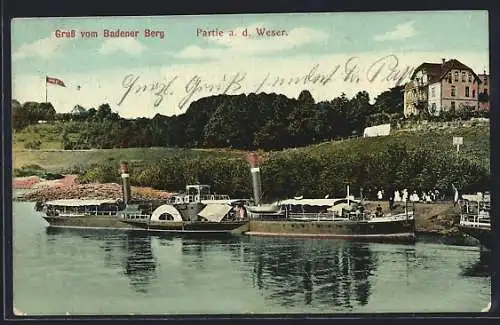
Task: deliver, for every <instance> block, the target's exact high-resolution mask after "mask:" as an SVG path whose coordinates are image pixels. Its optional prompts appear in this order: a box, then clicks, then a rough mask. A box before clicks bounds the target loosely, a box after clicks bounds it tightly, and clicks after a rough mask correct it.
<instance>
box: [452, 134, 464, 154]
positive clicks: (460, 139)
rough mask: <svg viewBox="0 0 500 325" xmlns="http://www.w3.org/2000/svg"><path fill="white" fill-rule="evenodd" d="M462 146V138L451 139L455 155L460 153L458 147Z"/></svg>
mask: <svg viewBox="0 0 500 325" xmlns="http://www.w3.org/2000/svg"><path fill="white" fill-rule="evenodd" d="M462 144H464V138H463V137H453V145H454V146H457V155H458V152H459V151H460V145H462Z"/></svg>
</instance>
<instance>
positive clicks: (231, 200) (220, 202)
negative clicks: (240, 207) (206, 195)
mask: <svg viewBox="0 0 500 325" xmlns="http://www.w3.org/2000/svg"><path fill="white" fill-rule="evenodd" d="M239 201H241V200H236V199H230V200H201V203H203V204H209V205H212V204H233V203H236V202H239Z"/></svg>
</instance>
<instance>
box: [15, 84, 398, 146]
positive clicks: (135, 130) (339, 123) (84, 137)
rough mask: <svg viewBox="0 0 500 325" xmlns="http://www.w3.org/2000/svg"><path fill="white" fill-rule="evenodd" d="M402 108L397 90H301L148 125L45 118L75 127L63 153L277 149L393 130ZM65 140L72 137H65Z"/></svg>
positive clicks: (89, 114) (108, 118)
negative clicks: (388, 126)
mask: <svg viewBox="0 0 500 325" xmlns="http://www.w3.org/2000/svg"><path fill="white" fill-rule="evenodd" d="M30 105H31V104H30ZM38 105H39V106H42V104H38ZM44 105H50V104H44ZM402 105H403V94H402V87H396V88H393V89H391V90H388V91H386V92H384V93H382V94H380V95H379V96H378V97H377V98H376V99H375V103H374V104H371V103H370V97H369V95H368V93H367V92H365V91H362V92H359V93H357V94H356V95H355V96H354V97H352V98H347V97H346V96H345V94H342V95H341V96H339V97H336V98H334V99H333V100H331V101H323V102H319V103H316V102H315V100H314V98H313V97H312V96H311V94H310V92H309V91H307V90H304V91H302V92H301V93H300V95H299V96H298V98H297V99H295V98H288V97H286V96H284V95H278V94H274V93H272V94H266V93H260V94H249V95H244V94H242V95H217V96H210V97H205V98H202V99H199V100H197V101H195V102H192V103H191V105H190V106H189V108H188V109H187V111H186V112H185V113H184V114H182V115H178V116H163V115H160V114H157V115H156V116H154V117H153V118H152V119H149V118H136V119H132V120H130V119H123V118H120V116H119V115H118V114H117V113H114V112H112V109H111V107H110V106H109V105H108V104H103V105H101V106H100V107H99V108H98V109H97V110H96V109H93V108H91V109H89V110H83V111H81V112H80V113H79V114H69V113H68V114H55V113H54V114H53V115H52V116H50V117H48V118H44V119H46V120H49V121H53V120H61V121H70V120H71V121H73V122H78V123H76V124H75V123H72V124H71V127H69V126H68V129H67V130H66V131H65V132H63V136H62V140H63V146H64V148H66V149H87V148H113V147H116V148H123V147H151V146H162V147H211V148H213V147H232V148H238V149H255V148H262V149H281V148H286V147H290V146H291V147H298V146H304V145H309V144H313V143H318V142H322V141H328V140H331V139H335V138H339V137H347V136H351V135H355V134H361V133H362V132H363V129H364V128H365V127H366V126H370V125H374V124H380V123H391V122H393V123H394V122H395V121H397V120H398V119H400V118H402V114H401V112H402V110H403V109H402ZM25 106H26V107H25ZM28 107H32V106H29V105H27V104H26V103H25V104H23V105H20V106H17V108H15V109H14V112H15V120H18V119H20V121H17V122H16V123H15V128H16V129H20V128H22V127H23V126H25V125H27V124H29V123H33V121H36V120H39V119H42V118H40V116H39V115H37V114H35V113H34V112H35V111H36V110H35V109H34V110H33V111H32V115H33V117H31V115H29V114H28V115H29V116H30V117H29V118H26V116H28V115H26V114H25V115H21V114H19V112H21V111H23V112H24V111H27V112H29V109H27V108H28ZM50 107H52V106H51V105H50ZM52 109H53V108H52ZM35 116H36V117H35ZM70 128H71V129H70ZM70 133H73V134H76V137H74V136H73V137H69V134H70ZM70 138H71V140H70Z"/></svg>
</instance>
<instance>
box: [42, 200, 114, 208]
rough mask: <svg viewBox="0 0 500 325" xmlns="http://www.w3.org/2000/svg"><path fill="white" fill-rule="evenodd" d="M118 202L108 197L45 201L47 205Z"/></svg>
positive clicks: (85, 204) (87, 204) (84, 204)
mask: <svg viewBox="0 0 500 325" xmlns="http://www.w3.org/2000/svg"><path fill="white" fill-rule="evenodd" d="M116 203H117V200H112V199H107V200H82V199H62V200H53V201H47V202H45V204H46V205H56V206H68V207H69V206H72V207H76V206H89V205H101V204H116Z"/></svg>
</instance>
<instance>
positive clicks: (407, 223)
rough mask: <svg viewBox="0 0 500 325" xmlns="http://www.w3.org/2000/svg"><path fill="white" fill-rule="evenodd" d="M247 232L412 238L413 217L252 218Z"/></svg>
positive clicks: (393, 239) (377, 239)
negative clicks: (378, 219)
mask: <svg viewBox="0 0 500 325" xmlns="http://www.w3.org/2000/svg"><path fill="white" fill-rule="evenodd" d="M246 234H247V235H250V236H281V237H299V238H332V239H333V238H337V239H347V240H356V241H370V242H391V243H392V242H394V243H414V242H415V220H414V219H411V220H404V221H403V220H398V221H388V222H355V221H341V222H333V221H263V220H251V221H250V224H249V231H248V232H247V233H246Z"/></svg>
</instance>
